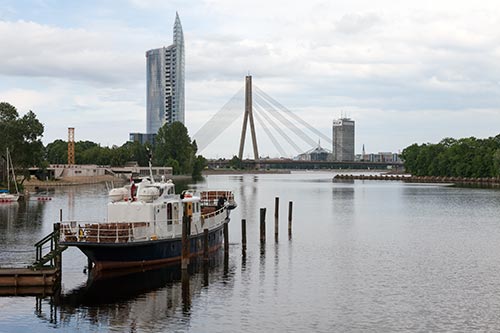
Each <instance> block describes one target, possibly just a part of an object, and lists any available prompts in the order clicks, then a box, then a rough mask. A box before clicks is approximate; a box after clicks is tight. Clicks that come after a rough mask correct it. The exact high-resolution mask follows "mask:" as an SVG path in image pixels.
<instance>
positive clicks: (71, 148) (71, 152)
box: [68, 127, 75, 165]
mask: <svg viewBox="0 0 500 333" xmlns="http://www.w3.org/2000/svg"><path fill="white" fill-rule="evenodd" d="M68 164H69V165H73V164H75V128H74V127H68Z"/></svg>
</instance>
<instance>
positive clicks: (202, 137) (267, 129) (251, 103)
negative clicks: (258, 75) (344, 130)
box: [194, 76, 332, 160]
mask: <svg viewBox="0 0 500 333" xmlns="http://www.w3.org/2000/svg"><path fill="white" fill-rule="evenodd" d="M243 110H244V112H242V111H243ZM242 116H243V126H242V131H241V138H240V151H239V154H238V157H240V158H242V157H243V156H242V150H243V149H244V144H245V140H246V132H247V127H248V126H249V127H250V136H251V139H252V146H253V149H254V154H253V155H254V158H255V159H256V160H257V159H259V155H258V151H259V149H258V146H257V143H258V140H257V137H256V134H257V133H256V131H255V127H256V123H257V124H258V126H259V128H260V129H262V131H263V132H264V133H265V135H266V136H267V139H269V141H270V142H271V143H272V145H273V147H274V148H275V149H276V151H277V152H278V153H279V154H280V156H281V157H285V156H293V155H298V154H301V153H303V152H304V151H306V150H308V149H310V148H313V147H315V146H317V145H318V140H319V139H321V140H322V141H323V142H325V143H326V145H327V146H328V147H331V146H332V140H331V138H330V137H328V136H327V135H325V134H324V133H322V132H320V131H319V130H317V129H316V128H315V127H314V126H312V125H311V124H309V123H308V122H306V121H305V120H304V119H302V118H300V117H299V116H298V115H296V114H295V113H293V112H292V111H290V110H289V109H287V108H286V107H285V106H283V105H282V104H281V103H279V102H278V101H277V100H275V99H274V98H273V97H271V96H270V95H268V94H267V93H265V92H264V91H263V90H262V89H260V88H259V87H257V86H255V85H252V77H251V76H247V77H246V78H245V88H241V89H240V90H239V91H238V92H237V93H236V94H234V96H233V97H232V98H231V99H230V100H229V101H228V102H227V103H226V104H225V105H224V106H223V107H222V108H221V109H220V110H219V111H218V112H217V113H216V114H215V115H214V116H213V117H212V118H211V119H210V120H209V121H208V122H207V123H206V124H205V125H204V126H203V127H201V128H200V130H199V131H198V132H197V133H196V134H195V135H194V139H195V140H196V143H197V144H198V149H199V151H200V152H202V151H203V150H204V149H205V148H206V147H207V146H209V145H210V144H212V143H213V142H214V140H215V139H217V137H218V136H219V135H221V134H222V133H223V132H224V131H225V130H226V129H227V128H228V127H229V126H231V125H232V124H233V123H234V122H235V121H236V120H237V119H238V118H240V117H242ZM301 146H302V148H301ZM304 146H305V147H306V148H305V149H304ZM234 155H236V153H235V154H234Z"/></svg>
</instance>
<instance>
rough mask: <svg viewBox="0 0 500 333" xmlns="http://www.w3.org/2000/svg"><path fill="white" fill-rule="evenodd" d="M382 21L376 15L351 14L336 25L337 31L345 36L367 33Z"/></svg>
mask: <svg viewBox="0 0 500 333" xmlns="http://www.w3.org/2000/svg"><path fill="white" fill-rule="evenodd" d="M379 22H381V19H380V18H379V17H378V16H377V15H376V14H374V13H350V14H346V15H344V16H342V18H341V19H340V20H338V21H337V23H336V24H335V30H336V31H338V32H341V33H345V34H358V33H361V32H363V31H366V30H368V29H370V28H372V27H373V26H375V25H376V24H377V23H379Z"/></svg>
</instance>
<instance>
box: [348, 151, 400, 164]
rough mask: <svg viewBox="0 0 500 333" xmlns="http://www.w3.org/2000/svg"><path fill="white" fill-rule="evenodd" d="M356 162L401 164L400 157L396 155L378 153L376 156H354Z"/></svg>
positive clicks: (372, 154) (364, 154)
mask: <svg viewBox="0 0 500 333" xmlns="http://www.w3.org/2000/svg"><path fill="white" fill-rule="evenodd" d="M356 161H362V162H381V163H387V162H390V163H391V162H401V157H400V156H399V154H398V153H391V152H379V153H376V154H374V153H370V154H366V153H363V154H358V155H356Z"/></svg>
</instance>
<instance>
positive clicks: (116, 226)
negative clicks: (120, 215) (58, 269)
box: [60, 220, 182, 243]
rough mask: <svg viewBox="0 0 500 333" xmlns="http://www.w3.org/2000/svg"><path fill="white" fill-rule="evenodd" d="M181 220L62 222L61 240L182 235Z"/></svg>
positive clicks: (103, 240)
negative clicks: (169, 222) (169, 221)
mask: <svg viewBox="0 0 500 333" xmlns="http://www.w3.org/2000/svg"><path fill="white" fill-rule="evenodd" d="M181 235H182V224H181V223H180V220H173V223H171V224H168V223H167V221H166V220H165V221H156V222H125V223H124V222H118V223H116V222H108V223H96V222H88V223H85V222H83V223H82V222H79V223H77V222H75V221H72V222H67V223H61V233H60V241H61V242H86V243H129V242H138V241H147V240H155V239H164V238H174V237H180V236H181Z"/></svg>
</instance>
